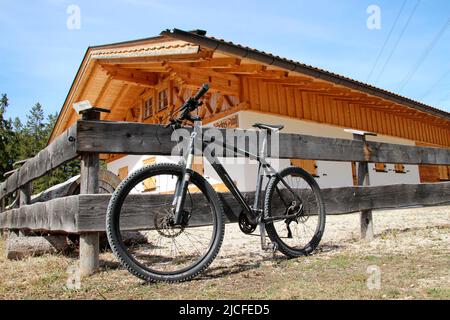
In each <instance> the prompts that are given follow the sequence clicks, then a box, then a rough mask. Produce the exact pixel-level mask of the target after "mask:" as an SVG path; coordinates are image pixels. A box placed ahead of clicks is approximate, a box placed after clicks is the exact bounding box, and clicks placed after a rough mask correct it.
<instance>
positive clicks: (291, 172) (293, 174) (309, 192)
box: [264, 167, 326, 258]
mask: <svg viewBox="0 0 450 320" xmlns="http://www.w3.org/2000/svg"><path fill="white" fill-rule="evenodd" d="M280 177H281V178H283V180H284V182H285V183H286V184H287V185H289V187H290V188H291V190H292V191H293V192H291V191H290V190H289V189H288V188H287V187H286V186H285V184H284V183H283V180H281V178H280ZM280 177H278V176H274V177H273V178H272V179H271V180H270V181H269V185H268V187H267V192H266V197H265V203H264V215H265V217H266V218H271V217H283V216H287V215H288V216H293V215H295V217H291V218H286V219H281V220H277V221H274V222H268V223H267V224H266V230H267V234H268V236H269V238H270V239H271V240H272V242H274V243H276V244H277V245H278V249H279V250H280V252H282V253H283V254H285V255H286V256H288V257H291V258H293V257H299V256H302V255H308V254H310V253H311V252H313V251H314V250H315V249H316V248H317V246H318V245H319V243H320V240H321V239H322V235H323V233H324V231H325V220H326V214H325V205H324V202H323V199H322V195H321V193H320V188H319V185H318V184H317V182H316V181H315V180H314V178H313V177H312V176H311V175H310V174H309V173H307V172H306V171H305V170H303V169H301V168H297V167H290V168H287V169H285V170H283V171H281V172H280Z"/></svg>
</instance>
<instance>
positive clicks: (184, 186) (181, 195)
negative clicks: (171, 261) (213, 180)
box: [172, 131, 197, 226]
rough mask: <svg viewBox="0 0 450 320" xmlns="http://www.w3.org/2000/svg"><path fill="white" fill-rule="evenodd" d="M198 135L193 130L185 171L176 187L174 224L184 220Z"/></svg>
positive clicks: (173, 204) (179, 223)
mask: <svg viewBox="0 0 450 320" xmlns="http://www.w3.org/2000/svg"><path fill="white" fill-rule="evenodd" d="M196 137H197V132H195V131H194V132H192V134H191V138H190V140H189V147H188V150H189V152H188V154H187V157H186V159H185V161H184V162H185V165H184V166H183V171H182V174H181V178H180V179H178V181H177V185H176V189H175V197H174V199H173V202H172V207H173V208H175V210H174V225H176V226H177V225H181V223H182V221H183V208H184V203H185V201H186V194H187V191H188V186H189V182H190V181H191V177H192V165H193V163H194V156H195V139H196Z"/></svg>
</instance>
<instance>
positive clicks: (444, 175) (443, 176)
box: [439, 166, 450, 181]
mask: <svg viewBox="0 0 450 320" xmlns="http://www.w3.org/2000/svg"><path fill="white" fill-rule="evenodd" d="M449 171H450V168H449V167H447V166H439V179H440V180H442V181H447V180H450V174H449Z"/></svg>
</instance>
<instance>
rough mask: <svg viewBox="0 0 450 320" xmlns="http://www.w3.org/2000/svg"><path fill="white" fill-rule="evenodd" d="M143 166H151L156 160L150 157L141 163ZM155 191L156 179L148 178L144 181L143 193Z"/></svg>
mask: <svg viewBox="0 0 450 320" xmlns="http://www.w3.org/2000/svg"><path fill="white" fill-rule="evenodd" d="M143 163H144V165H145V166H149V165H153V164H155V163H156V158H155V157H151V158H148V159H146V160H144V161H143ZM154 190H156V178H155V177H152V178H148V179H146V180H144V191H154Z"/></svg>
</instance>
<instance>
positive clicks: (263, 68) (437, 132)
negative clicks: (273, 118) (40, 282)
mask: <svg viewBox="0 0 450 320" xmlns="http://www.w3.org/2000/svg"><path fill="white" fill-rule="evenodd" d="M186 34H187V36H189V34H192V41H185V40H180V39H179V37H177V36H176V35H172V34H171V33H167V32H166V33H164V34H163V35H161V36H159V37H155V38H150V39H144V40H138V41H131V42H127V43H119V44H113V45H106V46H99V47H92V48H89V49H88V51H87V53H86V56H85V59H84V60H83V63H82V65H81V67H80V70H79V72H78V74H77V76H76V78H75V81H74V83H73V85H72V88H71V90H70V92H69V94H68V96H67V99H66V101H65V104H64V106H63V108H62V110H61V113H60V115H59V118H58V122H57V124H56V126H55V129H54V131H53V133H52V137H51V141H52V140H53V139H55V138H56V137H57V136H59V135H60V134H61V133H62V132H64V130H66V129H67V128H68V127H69V126H70V125H72V124H73V123H75V122H76V120H77V119H78V116H77V114H76V113H75V111H74V110H73V108H72V105H73V103H75V102H79V101H83V100H89V101H90V102H91V103H92V104H93V105H95V106H98V107H103V108H108V109H110V110H111V113H110V114H104V115H103V116H102V120H109V121H129V122H143V123H153V124H160V123H165V122H166V121H167V119H168V117H169V115H170V114H171V113H172V112H173V111H174V110H176V109H177V108H178V107H179V106H181V105H182V104H183V103H184V101H185V100H186V99H187V98H189V97H190V96H191V95H192V94H193V92H194V91H196V90H197V89H198V87H200V86H201V85H202V84H203V83H209V84H210V86H211V90H210V92H209V93H208V95H207V96H206V98H205V102H204V104H203V106H202V107H201V108H200V110H199V115H200V116H201V117H202V118H204V122H205V123H210V122H213V121H217V120H219V119H222V118H224V117H226V116H229V115H231V114H233V113H236V112H238V111H242V110H251V111H255V112H258V113H261V114H273V115H279V116H283V117H289V118H295V119H301V120H307V121H312V122H315V123H320V124H327V125H333V126H338V127H342V128H352V129H358V130H364V131H371V132H376V133H378V134H380V135H386V136H392V137H399V138H403V139H407V140H411V141H414V142H416V143H417V145H420V146H437V147H450V114H448V113H446V112H444V111H440V110H437V109H434V108H432V107H428V106H424V105H423V104H420V103H418V102H414V101H412V100H409V99H407V98H402V97H399V96H397V95H395V94H392V93H389V92H386V91H383V90H380V89H376V88H373V87H369V86H367V88H368V89H367V90H362V89H355V86H354V85H353V83H356V82H355V81H353V80H350V79H347V78H344V77H340V76H337V75H334V74H331V73H328V72H326V71H323V70H319V69H314V68H312V67H310V68H311V70H314V72H315V73H320V72H322V73H323V75H324V76H323V77H320V76H314V75H311V74H310V73H308V72H304V71H297V70H296V69H295V70H294V71H293V68H291V67H289V64H288V62H289V61H287V60H286V67H285V68H282V67H280V66H277V65H275V64H274V63H271V62H270V60H267V63H264V61H262V60H264V59H261V57H260V56H261V55H262V53H260V52H257V51H249V52H250V54H248V55H247V56H246V57H243V56H241V55H240V54H238V51H236V53H234V52H233V48H234V47H233V46H234V45H233V44H231V43H225V42H223V41H222V40H220V41H219V40H216V39H214V38H208V37H206V36H204V35H203V34H202V33H196V32H193V33H185V34H183V36H185V37H186ZM208 41H209V42H208ZM214 41H216V42H217V47H215V48H216V49H212V48H211V43H214ZM203 44H204V45H203ZM220 44H225V45H227V47H226V49H227V50H225V49H224V50H221V47H220V46H219V45H220ZM235 48H236V50H238V49H239V50H242V47H239V46H235ZM247 49H248V48H247ZM248 50H252V49H248ZM252 52H254V55H255V56H256V53H258V59H256V58H252V54H251V53H252ZM267 57H272V56H270V55H267ZM272 59H274V58H272ZM304 68H306V66H305V67H304ZM330 79H331V80H330ZM334 79H336V80H334ZM358 86H359V87H358V88H366V87H365V86H366V85H363V84H361V83H358ZM370 92H373V94H372V93H370ZM378 93H379V94H378ZM416 105H417V107H416ZM115 159H117V156H110V158H109V160H110V161H112V160H115ZM381 165H383V164H380V165H379V167H380V166H381ZM309 166H311V164H309ZM400 166H401V165H399V166H398V167H396V169H395V170H396V171H397V170H398V171H401V167H400ZM310 169H311V170H313V168H310ZM444 169H445V170H444ZM449 170H450V168H447V167H445V168H439V167H437V166H429V167H426V166H424V167H422V168H421V175H422V180H423V182H431V181H433V182H435V181H443V180H448V179H449V178H448V176H450V172H449ZM444 171H445V172H446V173H447V175H446V174H445V172H444ZM445 177H447V178H446V179H445Z"/></svg>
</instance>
